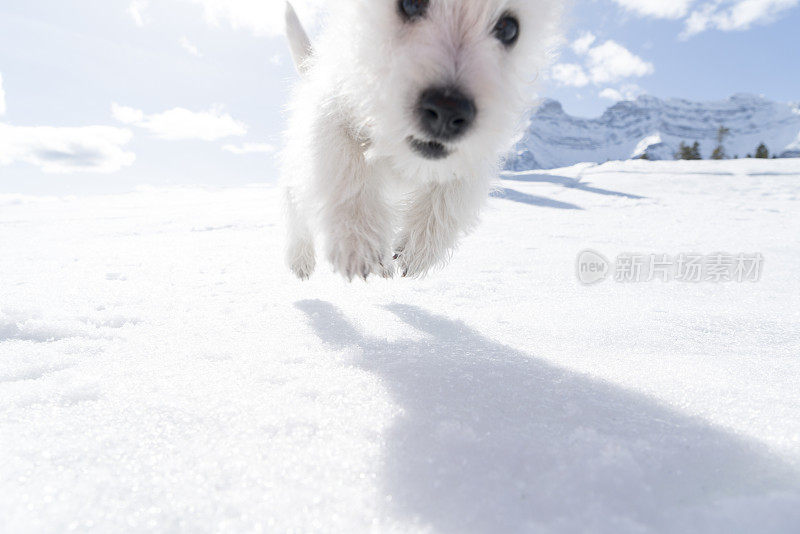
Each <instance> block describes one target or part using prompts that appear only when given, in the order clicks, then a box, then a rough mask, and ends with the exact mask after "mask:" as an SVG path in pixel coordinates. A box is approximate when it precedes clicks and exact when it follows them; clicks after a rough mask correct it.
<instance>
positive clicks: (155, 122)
mask: <svg viewBox="0 0 800 534" xmlns="http://www.w3.org/2000/svg"><path fill="white" fill-rule="evenodd" d="M111 114H112V115H113V116H114V118H115V119H117V120H118V121H120V122H124V123H126V124H132V125H134V126H138V127H139V128H144V129H145V130H148V131H150V132H151V133H152V134H154V135H155V136H157V137H160V138H161V139H167V140H170V141H178V140H185V139H199V140H202V141H216V140H218V139H222V138H225V137H233V136H242V135H245V134H246V133H247V126H245V124H244V123H242V122H240V121H237V120H236V119H234V118H233V117H231V116H230V115H228V114H227V113H222V111H221V110H219V109H217V108H212V109H210V110H208V111H199V112H198V111H190V110H188V109H184V108H174V109H170V110H167V111H165V112H163V113H156V114H153V115H145V113H144V112H142V111H141V110H138V109H134V108H130V107H126V106H120V105H118V104H112V106H111Z"/></svg>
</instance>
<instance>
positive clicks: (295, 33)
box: [286, 2, 312, 75]
mask: <svg viewBox="0 0 800 534" xmlns="http://www.w3.org/2000/svg"><path fill="white" fill-rule="evenodd" d="M286 38H287V39H288V40H289V49H290V50H291V52H292V59H294V65H295V67H297V72H299V73H300V75H304V74H305V73H306V72H307V71H308V58H309V57H311V52H312V49H311V41H310V40H309V39H308V34H306V31H305V29H303V25H302V24H301V23H300V19H299V18H298V17H297V13H295V10H294V8H293V7H292V4H290V3H289V2H286Z"/></svg>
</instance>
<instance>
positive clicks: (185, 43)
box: [181, 36, 203, 57]
mask: <svg viewBox="0 0 800 534" xmlns="http://www.w3.org/2000/svg"><path fill="white" fill-rule="evenodd" d="M181 47H182V48H183V49H184V50H186V51H187V52H189V53H190V54H191V55H193V56H194V57H203V55H202V54H201V53H200V50H198V49H197V47H196V46H195V45H194V44H192V42H191V41H189V39H187V38H186V36H183V37H181Z"/></svg>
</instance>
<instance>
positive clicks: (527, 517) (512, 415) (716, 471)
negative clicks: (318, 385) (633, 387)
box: [296, 301, 798, 532]
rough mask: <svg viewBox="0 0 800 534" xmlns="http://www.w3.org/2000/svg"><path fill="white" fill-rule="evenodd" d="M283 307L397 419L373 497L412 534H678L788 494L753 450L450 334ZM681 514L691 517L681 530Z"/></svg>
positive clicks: (642, 402) (394, 308)
mask: <svg viewBox="0 0 800 534" xmlns="http://www.w3.org/2000/svg"><path fill="white" fill-rule="evenodd" d="M296 307H297V308H298V309H300V310H301V311H303V312H304V313H306V314H307V315H308V318H309V321H310V324H311V326H312V327H313V329H314V330H315V332H316V334H317V335H318V336H319V338H320V339H321V340H322V341H324V342H325V343H327V344H329V345H331V346H333V347H334V348H338V349H343V348H346V347H360V348H361V349H362V351H363V356H361V357H359V360H358V361H357V362H356V365H358V366H359V367H360V368H363V369H365V370H368V371H369V372H372V373H374V374H375V375H377V376H379V377H380V378H381V380H382V382H383V383H384V384H385V386H386V388H387V389H388V391H389V392H390V394H391V396H392V397H393V399H394V401H395V402H396V404H397V405H398V406H399V408H400V410H401V415H399V416H397V418H396V420H395V421H394V422H393V423H392V427H391V430H390V431H389V434H388V435H387V437H386V445H385V450H384V453H385V459H384V467H383V473H382V477H383V478H382V479H383V483H384V484H385V486H384V487H383V488H382V489H383V492H384V496H385V497H386V498H387V502H389V501H390V503H391V504H389V505H387V506H390V507H391V510H390V511H391V513H393V514H398V515H399V516H400V517H402V518H403V519H404V520H406V521H413V522H417V523H418V524H419V525H420V526H423V525H429V526H433V527H434V529H435V530H438V531H446V532H464V531H471V532H514V531H517V532H518V531H531V530H543V529H544V530H546V527H548V526H549V527H552V528H554V529H555V530H558V531H585V529H590V528H589V527H590V526H591V525H595V526H598V529H597V531H604V528H603V527H602V526H600V525H603V524H604V525H606V527H610V526H612V525H614V524H616V525H617V527H619V529H620V530H616V531H618V532H619V531H627V530H636V529H635V528H633V527H634V525H635V524H637V523H638V524H639V526H641V525H648V526H649V527H650V528H652V527H656V529H657V528H658V526H659V525H661V526H662V527H663V526H666V525H667V524H669V525H671V526H672V527H674V526H675V525H676V523H678V524H684V526H685V527H686V529H687V530H685V531H691V530H692V525H693V524H694V523H693V521H697V520H702V519H706V520H708V519H713V518H708V517H706V518H703V517H701V516H702V513H704V512H700V511H698V510H703V509H704V505H710V504H711V503H714V502H716V501H717V500H719V499H721V498H723V497H726V498H737V497H747V496H748V494H752V495H754V496H756V495H763V494H764V493H768V492H770V491H772V490H774V491H780V490H782V489H786V488H787V487H790V486H791V485H792V484H793V483H794V484H796V482H797V480H798V478H797V474H796V473H795V472H794V471H793V470H792V468H791V467H789V466H788V465H787V464H785V463H782V461H781V460H780V459H778V458H777V457H775V456H772V455H770V453H768V452H767V451H766V450H765V449H764V448H763V447H762V446H760V445H758V444H756V443H753V442H749V441H746V440H743V439H741V438H739V437H737V436H735V435H733V434H731V433H728V432H726V431H724V430H721V429H719V428H716V427H714V426H712V425H710V424H709V423H707V422H705V421H703V420H701V419H697V418H692V417H689V416H687V415H685V414H681V413H680V412H677V411H674V410H672V409H670V408H667V407H664V406H660V405H658V404H657V403H656V402H654V401H653V400H652V399H650V398H648V397H646V396H644V395H641V394H638V393H634V392H631V391H626V390H624V389H621V388H619V387H617V386H614V385H612V384H610V383H605V382H602V381H599V380H595V379H592V378H589V377H587V376H584V375H581V374H577V373H574V372H570V371H567V370H563V369H559V368H557V367H554V366H552V365H550V364H548V363H545V362H543V361H541V360H538V359H536V358H535V357H533V356H531V355H528V354H525V353H522V352H520V351H517V350H515V349H513V348H510V347H508V346H505V345H502V344H500V343H497V342H494V341H492V340H490V339H487V338H486V337H484V336H482V335H481V334H479V333H478V332H476V331H474V330H472V329H470V328H469V327H468V326H466V325H465V324H463V323H461V322H457V321H452V320H449V319H447V318H444V317H439V316H435V315H432V314H430V313H428V312H426V311H424V310H422V309H419V308H416V307H412V306H406V305H400V304H395V305H391V306H389V307H388V310H389V311H391V312H392V313H394V314H395V315H396V316H397V317H398V318H399V319H400V320H401V321H403V322H404V323H406V324H408V325H409V326H411V327H413V328H414V329H416V330H418V331H419V332H421V333H423V334H425V336H424V338H423V339H421V340H401V341H393V342H388V341H385V340H380V339H376V338H371V337H369V336H366V335H363V334H361V333H360V332H358V331H357V330H356V329H355V328H354V327H353V326H352V325H351V324H350V323H349V322H348V320H347V319H346V318H345V317H344V316H343V315H342V314H341V313H340V312H339V311H338V310H337V309H336V308H335V307H333V306H332V305H331V304H329V303H326V302H321V301H302V302H298V303H296ZM743 488H746V489H743ZM683 506H688V507H692V506H697V507H698V508H696V509H695V512H694V515H692V516H691V517H689V515H688V514H689V513H690V512H688V511H685V513H686V514H687V515H686V517H685V518H682V517H681V514H682V513H683V512H681V513H678V512H679V510H680V509H681V507H683ZM766 508H768V507H766ZM709 509H711V510H714V509H716V508H715V507H709ZM761 510H762V512H764V513H767V512H770V513H774V510H771V511H770V510H764V507H762V508H761ZM730 511H731V510H730V509H728V512H730ZM708 513H712V512H708ZM719 513H721V514H722V513H724V511H722V510H721V509H720V512H719ZM615 518H616V520H620V521H622V523H615V521H616V520H615ZM622 518H624V519H622ZM773 518H774V517H773ZM629 521H634V523H629ZM694 526H696V524H695V525H694ZM628 527H630V528H628ZM590 530H591V529H590ZM605 530H608V529H605ZM645 530H646V529H645ZM611 531H614V529H613V528H612V529H611Z"/></svg>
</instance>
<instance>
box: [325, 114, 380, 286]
mask: <svg viewBox="0 0 800 534" xmlns="http://www.w3.org/2000/svg"><path fill="white" fill-rule="evenodd" d="M316 137H317V139H316V143H315V146H316V148H317V152H316V154H315V160H316V161H315V166H316V172H315V173H314V174H315V181H316V184H315V189H316V191H317V192H318V194H319V195H321V198H320V200H321V209H320V218H321V223H322V224H321V229H322V232H323V234H324V235H325V241H326V247H327V256H328V260H329V261H330V262H331V264H332V265H333V268H334V270H335V271H336V272H338V273H339V274H341V275H343V276H344V277H345V278H347V279H348V280H352V279H353V278H354V277H361V278H364V279H367V278H368V277H369V275H370V274H374V275H378V276H382V277H391V276H392V274H393V266H392V263H391V242H392V236H393V226H394V225H393V217H392V215H393V214H392V211H391V209H390V207H389V205H388V203H387V202H386V200H385V198H384V177H383V176H382V174H381V172H380V170H379V169H378V168H376V167H375V166H374V165H370V164H369V163H368V162H367V161H366V159H365V157H364V149H363V146H362V144H361V143H359V142H358V140H357V139H356V138H355V137H354V136H353V135H352V134H351V132H350V131H349V130H348V129H347V128H346V127H345V126H344V125H343V124H342V123H341V122H338V121H332V120H331V119H327V120H322V121H321V124H319V125H318V128H317V129H316Z"/></svg>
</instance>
